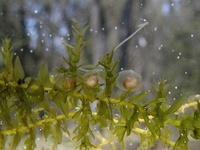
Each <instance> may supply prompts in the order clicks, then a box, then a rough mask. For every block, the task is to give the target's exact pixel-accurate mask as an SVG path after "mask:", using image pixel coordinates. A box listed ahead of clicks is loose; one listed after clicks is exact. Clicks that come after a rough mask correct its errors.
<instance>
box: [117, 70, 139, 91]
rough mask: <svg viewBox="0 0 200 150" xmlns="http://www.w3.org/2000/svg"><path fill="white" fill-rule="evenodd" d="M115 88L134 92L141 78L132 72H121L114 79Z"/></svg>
mask: <svg viewBox="0 0 200 150" xmlns="http://www.w3.org/2000/svg"><path fill="white" fill-rule="evenodd" d="M116 81H117V82H116V86H117V87H118V88H119V89H120V90H122V91H127V90H130V91H134V90H136V89H137V88H139V87H140V85H141V82H142V77H141V75H140V74H138V73H136V72H135V71H133V70H123V71H121V72H119V76H118V77H117V79H116Z"/></svg>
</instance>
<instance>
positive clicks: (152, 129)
mask: <svg viewBox="0 0 200 150" xmlns="http://www.w3.org/2000/svg"><path fill="white" fill-rule="evenodd" d="M143 119H144V121H145V124H146V125H147V127H148V129H149V131H150V132H151V133H152V135H153V136H154V137H156V132H157V131H156V129H155V127H156V126H155V124H154V123H153V122H152V120H150V119H149V117H148V114H147V113H146V111H143Z"/></svg>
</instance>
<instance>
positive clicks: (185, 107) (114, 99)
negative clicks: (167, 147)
mask: <svg viewBox="0 0 200 150" xmlns="http://www.w3.org/2000/svg"><path fill="white" fill-rule="evenodd" d="M5 84H6V83H5V82H4V81H3V80H0V85H5ZM6 86H11V87H17V86H20V87H21V88H24V89H26V88H27V87H28V84H26V83H24V84H21V85H18V84H17V83H16V82H9V83H7V85H6ZM29 88H32V89H33V90H36V89H38V88H39V87H38V86H37V85H32V86H31V87H29ZM52 90H53V88H51V87H44V91H46V92H50V91H52ZM73 96H74V97H77V98H81V99H82V98H84V99H87V100H91V101H93V100H94V99H93V98H92V97H90V96H88V95H85V94H82V93H79V92H76V91H75V92H73ZM97 100H100V101H104V102H111V103H113V104H118V105H123V106H126V107H128V108H134V105H133V104H131V103H128V102H126V101H121V100H120V99H116V98H111V97H110V98H107V97H106V98H101V99H97ZM193 106H197V102H188V103H186V104H185V105H182V106H181V107H180V108H179V109H178V111H177V113H182V112H184V110H185V109H187V108H190V107H193Z"/></svg>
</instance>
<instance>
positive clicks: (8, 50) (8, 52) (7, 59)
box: [2, 39, 13, 69]
mask: <svg viewBox="0 0 200 150" xmlns="http://www.w3.org/2000/svg"><path fill="white" fill-rule="evenodd" d="M10 43H11V40H10V39H5V40H4V41H3V45H2V56H3V61H4V64H5V66H6V68H7V69H11V68H13V65H12V58H13V51H12V47H11V46H10V45H11V44H10Z"/></svg>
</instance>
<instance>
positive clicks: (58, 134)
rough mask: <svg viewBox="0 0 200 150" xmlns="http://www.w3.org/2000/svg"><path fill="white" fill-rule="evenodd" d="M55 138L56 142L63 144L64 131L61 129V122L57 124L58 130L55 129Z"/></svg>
mask: <svg viewBox="0 0 200 150" xmlns="http://www.w3.org/2000/svg"><path fill="white" fill-rule="evenodd" d="M55 129H56V130H55V133H54V134H55V136H56V139H55V140H56V141H57V143H58V144H60V143H61V142H62V131H61V127H60V124H59V122H58V123H57V124H56V128H55Z"/></svg>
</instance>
